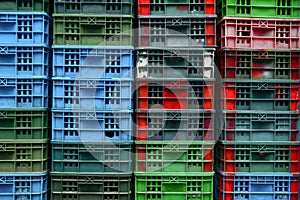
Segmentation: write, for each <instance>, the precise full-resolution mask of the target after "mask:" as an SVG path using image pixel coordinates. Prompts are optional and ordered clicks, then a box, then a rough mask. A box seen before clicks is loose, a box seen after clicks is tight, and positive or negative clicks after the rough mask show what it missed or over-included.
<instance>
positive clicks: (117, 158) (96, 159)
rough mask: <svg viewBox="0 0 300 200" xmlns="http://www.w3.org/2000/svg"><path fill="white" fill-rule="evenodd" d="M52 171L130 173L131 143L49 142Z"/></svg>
mask: <svg viewBox="0 0 300 200" xmlns="http://www.w3.org/2000/svg"><path fill="white" fill-rule="evenodd" d="M51 144H52V171H53V172H60V173H61V172H71V173H76V172H80V173H96V172H98V173H113V172H123V173H132V144H131V143H129V142H126V143H125V142H124V143H101V142H97V143H91V142H90V143H81V142H51Z"/></svg>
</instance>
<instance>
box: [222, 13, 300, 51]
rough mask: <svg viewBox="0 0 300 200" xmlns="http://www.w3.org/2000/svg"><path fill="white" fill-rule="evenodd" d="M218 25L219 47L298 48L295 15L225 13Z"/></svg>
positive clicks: (298, 29) (299, 39)
mask: <svg viewBox="0 0 300 200" xmlns="http://www.w3.org/2000/svg"><path fill="white" fill-rule="evenodd" d="M217 27H218V28H217V33H218V37H217V38H218V39H217V40H218V41H217V42H218V47H219V48H220V49H231V50H233V49H237V48H241V49H264V50H271V49H272V50H299V49H300V20H297V19H262V18H230V17H226V18H224V19H223V20H222V21H221V22H219V24H218V25H217Z"/></svg>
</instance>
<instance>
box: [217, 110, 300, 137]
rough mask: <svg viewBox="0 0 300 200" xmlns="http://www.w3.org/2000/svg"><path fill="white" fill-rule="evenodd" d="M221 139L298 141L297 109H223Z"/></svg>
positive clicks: (298, 122) (299, 133)
mask: <svg viewBox="0 0 300 200" xmlns="http://www.w3.org/2000/svg"><path fill="white" fill-rule="evenodd" d="M223 116H224V118H225V124H224V128H223V130H222V136H221V139H222V140H226V141H265V142H266V141H268V142H272V141H277V142H278V141H280V142H289V141H299V137H300V132H299V128H298V126H299V125H298V124H300V121H299V114H298V111H294V112H290V111H277V112H274V111H271V112H270V111H269V112H263V111H225V112H224V113H223Z"/></svg>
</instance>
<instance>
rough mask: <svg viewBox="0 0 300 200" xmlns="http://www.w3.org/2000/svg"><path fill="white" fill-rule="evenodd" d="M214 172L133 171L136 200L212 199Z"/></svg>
mask: <svg viewBox="0 0 300 200" xmlns="http://www.w3.org/2000/svg"><path fill="white" fill-rule="evenodd" d="M213 178H214V173H188V174H176V173H175V174H172V175H169V174H163V173H162V174H161V173H156V174H155V173H153V174H145V173H135V199H137V200H154V199H155V200H160V199H163V200H187V199H189V200H212V199H213Z"/></svg>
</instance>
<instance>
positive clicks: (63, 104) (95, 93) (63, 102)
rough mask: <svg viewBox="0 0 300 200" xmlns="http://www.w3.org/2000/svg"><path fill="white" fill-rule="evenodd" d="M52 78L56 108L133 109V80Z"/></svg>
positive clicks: (54, 106) (54, 105)
mask: <svg viewBox="0 0 300 200" xmlns="http://www.w3.org/2000/svg"><path fill="white" fill-rule="evenodd" d="M52 80H53V108H55V109H88V110H95V109H97V110H128V109H132V106H133V105H132V104H133V103H132V94H133V91H132V89H133V81H132V80H128V79H127V80H126V79H109V80H97V79H96V80H95V79H94V80H90V79H68V78H64V79H63V78H52Z"/></svg>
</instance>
